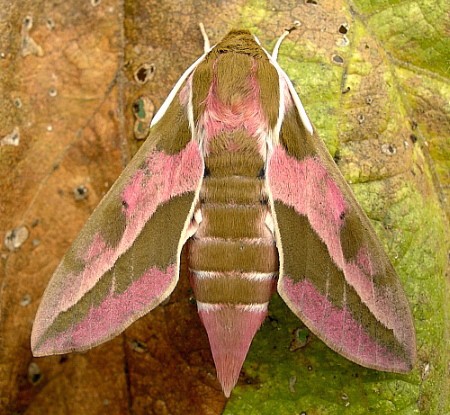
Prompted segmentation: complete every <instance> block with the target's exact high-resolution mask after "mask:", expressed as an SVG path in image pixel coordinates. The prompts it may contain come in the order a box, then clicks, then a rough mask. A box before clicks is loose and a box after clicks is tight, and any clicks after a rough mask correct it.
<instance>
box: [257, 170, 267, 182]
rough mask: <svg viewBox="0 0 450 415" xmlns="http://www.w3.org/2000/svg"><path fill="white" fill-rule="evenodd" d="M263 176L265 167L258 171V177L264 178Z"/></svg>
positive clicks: (264, 175)
mask: <svg viewBox="0 0 450 415" xmlns="http://www.w3.org/2000/svg"><path fill="white" fill-rule="evenodd" d="M264 177H266V169H265V168H264V167H263V168H262V169H261V170H260V171H259V173H258V178H260V179H264Z"/></svg>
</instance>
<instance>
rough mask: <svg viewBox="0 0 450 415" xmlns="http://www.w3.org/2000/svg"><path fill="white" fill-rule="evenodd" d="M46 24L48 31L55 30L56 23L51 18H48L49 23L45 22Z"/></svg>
mask: <svg viewBox="0 0 450 415" xmlns="http://www.w3.org/2000/svg"><path fill="white" fill-rule="evenodd" d="M45 24H46V25H47V29H48V30H53V29H54V28H55V22H54V21H53V19H52V18H51V17H48V18H47V21H46V22H45Z"/></svg>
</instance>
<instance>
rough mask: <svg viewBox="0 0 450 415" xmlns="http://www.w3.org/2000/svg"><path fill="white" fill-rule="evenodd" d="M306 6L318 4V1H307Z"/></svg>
mask: <svg viewBox="0 0 450 415" xmlns="http://www.w3.org/2000/svg"><path fill="white" fill-rule="evenodd" d="M305 3H306V4H317V1H316V0H305Z"/></svg>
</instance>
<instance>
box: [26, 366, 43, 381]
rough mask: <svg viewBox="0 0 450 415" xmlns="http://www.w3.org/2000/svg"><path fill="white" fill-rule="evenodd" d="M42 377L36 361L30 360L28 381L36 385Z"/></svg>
mask: <svg viewBox="0 0 450 415" xmlns="http://www.w3.org/2000/svg"><path fill="white" fill-rule="evenodd" d="M41 379H42V373H41V368H40V367H39V366H38V365H37V363H35V362H32V363H30V364H29V366H28V381H29V382H30V383H31V384H32V385H36V384H37V383H39V381H40V380H41Z"/></svg>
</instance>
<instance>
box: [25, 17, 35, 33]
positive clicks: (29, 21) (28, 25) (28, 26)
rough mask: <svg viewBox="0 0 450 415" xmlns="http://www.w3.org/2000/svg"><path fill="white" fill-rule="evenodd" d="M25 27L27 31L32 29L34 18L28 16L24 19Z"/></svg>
mask: <svg viewBox="0 0 450 415" xmlns="http://www.w3.org/2000/svg"><path fill="white" fill-rule="evenodd" d="M23 25H24V26H25V28H26V29H28V30H29V29H31V27H32V26H33V18H32V17H31V16H26V17H25V18H24V19H23Z"/></svg>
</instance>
